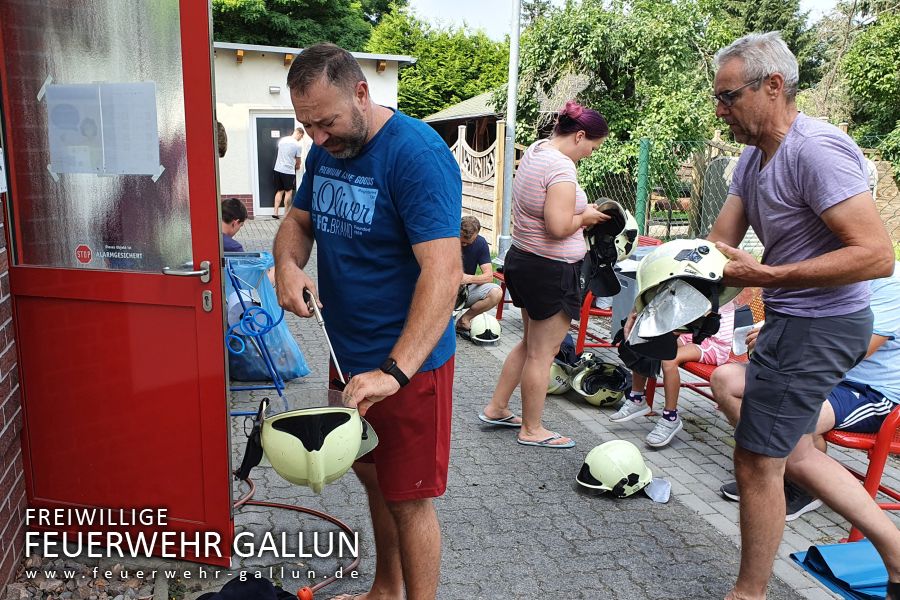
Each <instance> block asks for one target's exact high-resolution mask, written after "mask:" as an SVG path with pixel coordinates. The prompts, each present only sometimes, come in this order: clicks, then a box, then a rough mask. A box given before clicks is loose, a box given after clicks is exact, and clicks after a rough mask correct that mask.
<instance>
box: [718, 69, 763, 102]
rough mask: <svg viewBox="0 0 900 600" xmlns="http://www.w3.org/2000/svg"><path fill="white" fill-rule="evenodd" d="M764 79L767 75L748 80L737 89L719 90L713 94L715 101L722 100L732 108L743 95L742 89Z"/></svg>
mask: <svg viewBox="0 0 900 600" xmlns="http://www.w3.org/2000/svg"><path fill="white" fill-rule="evenodd" d="M763 79H765V77H757V78H756V79H754V80H753V81H748V82H747V83H745V84H744V85H742V86H741V87H739V88H737V89H734V90H725V91H724V92H719V93H718V94H713V95H712V99H713V102H721V103H722V104H724V105H725V106H726V107H727V108H731V107H732V106H734V103H735V102H737V99H738V98H740V97H741V94H740V91H741V90H742V89H744V88H745V87H747V86H748V85H753V84H756V83H759V82H760V81H762V80H763Z"/></svg>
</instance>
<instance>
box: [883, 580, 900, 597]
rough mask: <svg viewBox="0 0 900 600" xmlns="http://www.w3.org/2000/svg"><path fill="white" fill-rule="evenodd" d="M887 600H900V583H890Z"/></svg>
mask: <svg viewBox="0 0 900 600" xmlns="http://www.w3.org/2000/svg"><path fill="white" fill-rule="evenodd" d="M886 600H900V583H897V582H896V581H888V585H887V597H886Z"/></svg>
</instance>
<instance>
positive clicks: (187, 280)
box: [0, 0, 234, 566]
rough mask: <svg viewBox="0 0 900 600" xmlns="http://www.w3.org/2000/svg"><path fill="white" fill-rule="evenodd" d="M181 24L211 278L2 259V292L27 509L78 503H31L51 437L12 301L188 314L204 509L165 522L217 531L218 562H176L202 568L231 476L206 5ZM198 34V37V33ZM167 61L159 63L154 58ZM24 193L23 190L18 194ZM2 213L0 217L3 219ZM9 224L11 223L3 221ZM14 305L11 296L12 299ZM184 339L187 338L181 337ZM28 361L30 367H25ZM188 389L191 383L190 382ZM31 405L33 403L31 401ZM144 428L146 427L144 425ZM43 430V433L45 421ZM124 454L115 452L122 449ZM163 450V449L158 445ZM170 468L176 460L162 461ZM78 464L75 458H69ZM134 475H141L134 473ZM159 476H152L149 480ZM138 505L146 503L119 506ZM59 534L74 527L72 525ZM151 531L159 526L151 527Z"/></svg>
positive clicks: (192, 186) (185, 13)
mask: <svg viewBox="0 0 900 600" xmlns="http://www.w3.org/2000/svg"><path fill="white" fill-rule="evenodd" d="M179 6H180V23H181V48H182V71H183V83H184V102H185V107H184V108H185V131H186V133H185V136H186V152H187V163H188V165H189V194H190V198H191V202H190V218H191V230H192V250H193V256H194V268H195V269H199V263H200V262H201V261H202V260H209V261H210V263H211V273H210V275H211V279H210V282H209V283H208V284H203V285H202V286H201V283H200V280H199V279H198V278H195V277H171V276H165V275H162V274H159V275H154V274H152V273H151V274H148V273H127V272H114V271H91V270H80V269H60V268H47V267H33V266H21V265H16V264H15V261H14V260H12V259H11V260H10V266H9V271H10V276H9V280H10V288H11V293H12V301H13V302H12V303H13V319H14V321H15V329H16V336H17V339H18V340H19V341H20V343H19V344H18V348H17V350H18V351H19V360H20V366H21V368H22V378H21V381H20V384H21V385H22V398H23V400H22V402H23V413H24V419H25V426H24V428H23V435H22V439H23V457H24V468H25V479H26V486H27V493H28V505H29V507H33V508H39V507H46V508H58V507H60V506H78V505H79V503H78V502H77V500H75V501H71V502H60V501H58V500H55V499H49V500H48V499H47V498H41V497H38V495H37V494H36V490H35V477H36V475H37V473H36V471H35V469H36V468H39V467H40V465H39V464H35V461H34V460H33V453H34V452H36V451H37V450H38V449H37V448H36V447H34V446H35V445H36V444H38V443H40V442H41V441H46V440H47V439H48V437H52V432H48V431H45V430H43V428H44V425H43V424H42V423H41V422H38V421H35V420H34V419H29V404H30V403H29V397H28V390H29V371H30V372H31V377H32V380H33V379H36V378H37V377H36V375H37V374H38V369H39V367H37V366H35V365H34V364H33V362H34V357H33V356H27V355H25V356H23V350H22V347H21V346H22V343H21V342H22V341H23V340H25V339H26V336H28V335H35V334H36V333H37V334H39V331H38V330H39V328H40V326H39V325H37V324H35V323H27V322H24V321H23V319H22V318H21V316H20V315H19V312H20V308H19V307H17V304H20V303H22V302H23V301H24V299H26V298H27V299H28V300H29V301H32V300H34V299H44V298H49V299H52V300H53V301H54V302H55V301H61V302H65V301H66V300H79V301H88V302H92V301H97V302H101V303H113V304H111V306H113V305H115V304H117V303H139V304H141V305H159V306H163V307H165V306H169V307H175V308H178V309H180V310H182V311H183V310H184V309H190V308H193V309H194V311H195V314H196V323H197V327H196V331H195V335H196V339H197V348H198V349H199V352H197V355H198V367H199V372H198V373H197V380H196V387H197V389H198V391H199V398H198V399H197V401H198V406H199V410H200V412H201V415H202V420H200V423H201V428H200V429H201V430H200V431H197V432H196V436H197V439H198V450H199V451H200V452H201V453H202V456H203V459H202V460H203V483H202V504H203V511H202V514H203V518H201V519H195V520H175V521H173V520H170V522H169V528H168V529H169V530H177V531H184V532H207V531H215V532H217V533H219V535H221V538H222V543H221V546H220V549H221V551H222V552H223V556H221V557H204V556H199V557H198V556H196V555H194V554H193V553H188V554H187V555H185V556H183V557H180V558H184V559H186V560H196V561H198V562H204V563H208V564H215V565H222V566H230V562H231V548H232V540H233V535H234V520H233V511H232V499H231V473H230V428H229V416H228V410H227V409H228V406H227V399H226V387H225V384H226V381H225V373H226V366H225V365H226V362H225V353H224V344H223V342H222V339H223V333H224V332H223V327H224V325H223V318H222V314H223V311H222V289H223V288H222V261H221V259H220V256H221V233H220V226H219V210H218V190H217V163H216V152H215V149H216V146H217V144H216V136H215V133H216V126H215V117H214V113H213V105H214V104H213V103H214V99H213V80H212V64H213V63H212V26H211V9H210V4H209V2H208V1H207V2H202V1H199V0H179ZM203 32H206V35H204V34H203ZM3 35H4V31H3V28H2V27H0V94H2V101H3V105H4V106H6V107H9V106H10V105H11V97H10V95H9V94H10V92H9V89H8V78H7V69H6V56H4V52H5V51H4V48H5V45H4V44H3ZM158 59H159V60H165V57H158ZM10 113H11V111H10V110H9V109H7V110H6V111H4V114H3V119H4V122H3V125H4V130H5V135H6V156H7V160H8V165H9V177H8V179H9V195H8V197H9V198H10V199H11V201H10V205H9V208H10V210H11V212H12V214H13V215H14V216H15V215H19V214H20V212H19V211H20V210H21V207H20V206H19V205H18V203H17V198H20V197H22V196H20V195H19V194H18V193H17V192H19V190H20V189H21V190H23V191H24V190H26V189H27V185H28V184H27V181H25V180H24V179H25V178H24V177H23V180H22V181H20V180H19V179H17V177H16V153H15V152H14V151H12V149H13V148H15V145H16V142H17V140H16V137H15V136H16V132H15V129H14V127H13V126H12V123H11V121H12V119H13V117H14V115H12V114H10ZM23 195H24V194H23ZM9 214H10V213H9V212H7V216H9ZM7 223H10V219H9V218H8V219H7ZM10 224H12V225H13V227H14V228H15V235H14V234H13V232H12V231H10V228H9V227H7V228H6V229H7V232H8V233H7V235H8V239H7V245H8V247H9V248H10V250H12V249H13V245H12V242H13V238H14V237H17V238H19V239H21V231H20V230H19V226H18V221H17V220H13V221H12V223H10ZM201 290H210V291H212V293H213V294H212V296H213V310H212V312H205V311H204V310H203V308H202V305H201ZM17 299H19V300H18V301H17ZM188 333H190V332H188ZM29 361H30V362H32V365H31V366H32V368H31V369H29V368H28V367H29V365H28V362H29ZM152 362H153V361H152V360H150V361H148V363H147V367H146V368H148V369H152V368H153V365H152ZM192 385H193V382H192ZM32 402H34V401H32ZM163 418H165V419H167V421H168V422H169V423H170V424H171V425H172V426H173V427H174V426H177V422H173V421H177V418H178V415H177V414H173V415H165V416H163ZM151 426H152V425H151ZM47 427H50V425H49V424H48V425H47ZM126 451H127V448H123V452H126ZM159 451H160V452H161V453H165V452H167V450H166V448H165V447H160V448H159ZM168 458H169V459H171V460H172V461H173V463H177V461H178V460H179V456H170V457H168ZM73 460H77V457H73ZM135 467H136V469H137V471H136V472H135V473H133V474H132V476H135V477H137V476H140V471H139V467H140V465H136V466H135ZM157 475H159V474H157ZM167 483H169V484H170V485H173V486H174V485H177V483H173V482H167V481H166V480H164V479H163V480H161V481H159V482H158V484H159V485H160V486H166V485H167ZM92 505H93V506H105V507H114V508H116V509H118V508H120V507H122V506H121V505H120V504H117V503H116V498H115V497H114V494H110V495H109V497H108V498H104V499H103V501H102V503H100V504H98V503H96V502H94V503H93V504H92ZM122 508H145V507H131V506H128V507H122ZM63 529H66V530H70V531H77V530H78V528H77V527H65V528H63ZM157 529H159V528H157Z"/></svg>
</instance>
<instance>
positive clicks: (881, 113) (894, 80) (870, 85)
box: [841, 10, 900, 177]
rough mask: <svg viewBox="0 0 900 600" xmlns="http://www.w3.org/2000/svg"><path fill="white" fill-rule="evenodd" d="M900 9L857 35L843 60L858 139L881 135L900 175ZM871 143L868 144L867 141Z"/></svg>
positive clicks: (883, 146) (884, 151)
mask: <svg viewBox="0 0 900 600" xmlns="http://www.w3.org/2000/svg"><path fill="white" fill-rule="evenodd" d="M898 64H900V11H898V10H894V11H890V12H889V11H885V12H881V13H880V14H879V15H878V17H877V19H876V20H875V22H874V23H872V24H871V25H869V26H867V27H866V28H865V29H864V30H863V31H862V32H860V33H859V35H857V36H856V38H855V39H854V40H853V44H852V46H851V47H850V49H849V51H848V52H847V54H846V55H845V56H844V58H843V61H842V63H841V70H842V73H843V75H844V77H845V78H846V81H847V86H848V88H849V91H850V97H851V99H852V100H853V103H854V112H853V119H854V121H855V123H856V127H855V132H854V133H855V135H856V136H857V139H860V138H863V137H865V136H869V135H872V136H878V137H879V138H882V139H880V140H879V141H878V146H879V148H880V149H881V151H882V154H883V155H884V156H885V158H888V159H889V160H892V161H893V162H894V169H895V173H896V174H897V176H898V177H900V70H898V68H897V65H898ZM866 145H869V144H866Z"/></svg>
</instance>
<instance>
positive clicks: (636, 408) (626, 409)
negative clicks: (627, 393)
mask: <svg viewBox="0 0 900 600" xmlns="http://www.w3.org/2000/svg"><path fill="white" fill-rule="evenodd" d="M649 414H650V407H649V406H647V403H646V402H643V401H642V402H632V401H631V400H625V402H623V403H622V407H621V408H619V410H617V411H616V412H614V413H613V414H611V415H610V416H609V420H610V421H612V422H613V423H624V422H625V421H630V420H632V419H637V418H638V417H643V416H644V415H649Z"/></svg>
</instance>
